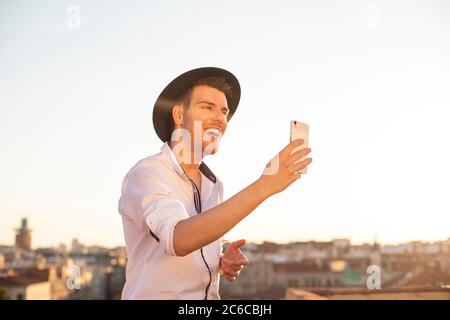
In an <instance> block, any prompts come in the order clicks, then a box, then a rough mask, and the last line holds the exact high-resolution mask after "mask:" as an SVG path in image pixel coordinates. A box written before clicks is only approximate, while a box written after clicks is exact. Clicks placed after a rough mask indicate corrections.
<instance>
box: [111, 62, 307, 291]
mask: <svg viewBox="0 0 450 320" xmlns="http://www.w3.org/2000/svg"><path fill="white" fill-rule="evenodd" d="M239 99H240V86H239V82H238V80H237V79H236V78H235V77H234V75H233V74H231V73H230V72H228V71H226V70H223V69H219V68H200V69H194V70H191V71H188V72H186V73H184V74H182V75H181V76H179V77H178V78H176V79H175V80H173V81H172V82H171V83H170V84H169V85H168V86H167V87H166V88H165V89H164V90H163V92H162V93H161V94H160V96H159V98H158V100H157V101H156V103H155V107H154V110H153V125H154V128H155V131H156V133H157V134H158V136H159V138H160V139H161V140H162V141H163V142H164V145H163V146H162V148H161V152H160V153H158V154H156V155H153V156H150V157H147V158H145V159H143V160H141V161H139V162H138V163H137V164H136V165H135V166H134V167H133V168H132V169H131V170H130V171H129V172H128V174H127V175H126V177H125V179H124V181H123V185H122V196H121V198H120V200H119V212H120V213H121V215H122V221H123V228H124V234H125V242H126V246H127V254H128V264H127V272H126V283H125V286H124V289H123V293H122V298H123V299H220V296H219V276H220V275H223V276H224V277H225V278H227V279H228V280H230V281H233V280H235V279H236V277H237V276H238V275H239V272H240V271H241V269H242V268H243V267H244V266H245V265H247V264H248V260H247V258H246V257H245V256H244V254H243V253H242V252H241V251H240V250H239V247H240V246H242V245H243V244H244V243H245V240H239V241H236V242H233V243H231V244H230V245H229V246H228V247H227V249H226V250H225V251H224V252H223V253H222V237H223V235H224V234H225V233H226V232H228V231H229V230H230V229H231V228H233V227H234V226H235V225H236V224H238V223H239V222H240V221H241V220H242V219H244V218H245V217H246V216H247V215H248V214H250V213H251V212H252V211H253V210H254V209H255V208H256V207H257V206H258V205H259V204H260V203H261V202H263V201H264V200H266V199H267V198H269V197H270V196H272V195H274V194H276V193H278V192H281V191H282V190H284V189H286V188H287V187H288V186H289V185H291V184H292V183H293V182H294V181H296V180H298V179H299V178H300V173H298V171H300V170H302V169H303V168H304V167H306V166H307V165H309V164H310V163H311V161H312V160H311V159H310V158H307V159H306V160H303V161H302V162H299V163H296V161H298V160H299V159H300V158H302V157H303V156H304V155H306V154H308V153H309V152H310V151H311V150H310V149H308V148H304V149H302V150H300V151H297V152H295V153H292V154H291V152H292V151H293V149H294V148H295V147H297V146H299V145H301V144H302V143H303V141H299V140H296V141H293V142H291V143H289V144H288V145H287V146H286V147H285V148H284V149H283V150H281V152H280V153H279V154H278V155H277V156H276V157H275V158H274V159H272V160H276V161H275V162H276V163H275V164H276V165H275V166H273V164H274V161H270V162H269V163H268V165H267V167H266V170H265V171H264V172H263V174H262V175H261V177H260V178H259V179H257V180H256V181H255V182H253V183H252V184H250V185H249V186H248V187H246V188H245V189H243V190H242V191H240V192H239V193H237V194H236V195H234V196H233V197H231V198H230V199H228V200H226V201H223V185H222V183H221V182H220V180H219V179H218V178H217V177H216V176H215V175H214V174H213V173H212V171H211V170H210V169H209V168H208V167H207V166H206V164H205V163H204V162H203V161H202V160H203V157H204V156H206V155H209V154H215V153H216V152H217V150H218V146H219V143H220V138H221V137H222V135H223V134H224V133H225V131H226V129H227V123H228V121H229V120H230V119H231V117H232V116H233V114H234V113H235V111H236V109H237V106H238V103H239ZM270 167H271V169H273V168H276V170H267V169H268V168H270Z"/></svg>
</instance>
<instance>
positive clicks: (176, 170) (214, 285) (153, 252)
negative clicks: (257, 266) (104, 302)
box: [119, 142, 223, 299]
mask: <svg viewBox="0 0 450 320" xmlns="http://www.w3.org/2000/svg"><path fill="white" fill-rule="evenodd" d="M200 172H201V173H202V174H201V177H202V187H201V195H200V199H199V200H200V201H198V200H197V199H196V200H194V194H195V188H194V186H193V184H192V183H193V182H192V183H191V181H190V179H189V178H188V177H187V175H186V174H185V173H184V170H183V169H182V168H181V166H180V164H179V163H178V161H177V159H176V157H175V154H174V153H173V152H172V149H171V148H170V147H169V145H168V143H167V142H166V143H165V144H164V145H163V146H162V148H161V152H160V153H158V154H156V155H153V156H150V157H147V158H145V159H142V160H140V161H139V162H138V163H137V164H136V165H135V166H134V167H133V168H131V170H130V171H129V172H128V174H127V175H126V176H125V178H124V181H123V184H122V195H121V197H120V200H119V212H120V214H121V215H122V222H123V230H124V235H125V243H126V247H127V255H128V263H127V269H126V283H125V286H124V288H123V292H122V299H205V297H206V291H207V299H220V296H219V261H220V256H221V253H222V247H221V240H222V238H220V239H218V240H216V241H214V242H213V243H210V244H209V245H207V246H205V247H203V248H202V249H199V250H196V251H194V252H192V253H191V254H188V255H186V256H184V257H181V256H176V253H175V251H174V248H173V230H174V227H175V225H176V224H177V223H178V222H179V221H180V220H183V219H187V218H189V217H191V216H194V215H197V214H198V213H197V209H199V205H201V212H204V211H206V210H209V209H210V208H213V207H215V206H217V205H218V204H220V203H221V202H222V201H223V185H222V182H220V181H219V180H218V179H217V178H216V177H215V175H214V174H213V173H212V172H211V171H210V170H209V168H208V167H207V166H206V165H205V164H204V163H203V162H202V164H201V165H200ZM196 205H197V209H196ZM203 258H204V259H203ZM204 260H205V261H204ZM208 269H209V270H208ZM210 272H211V276H210ZM208 285H209V288H208ZM207 288H208V290H207Z"/></svg>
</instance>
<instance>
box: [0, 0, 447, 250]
mask: <svg viewBox="0 0 450 320" xmlns="http://www.w3.org/2000/svg"><path fill="white" fill-rule="evenodd" d="M325 3H326V5H318V4H316V3H314V2H308V1H298V2H297V1H296V2H285V3H283V4H282V5H281V4H280V3H274V2H273V3H272V2H269V1H266V2H263V3H262V2H260V1H258V2H257V1H249V2H245V3H241V2H239V1H234V0H233V1H227V2H226V3H215V4H214V5H212V4H211V3H207V2H204V1H193V2H190V3H189V4H187V3H177V2H171V1H168V2H164V3H158V2H152V3H147V2H137V3H136V6H134V7H132V6H129V5H128V4H127V3H125V2H123V1H110V2H109V3H108V6H105V5H101V4H97V3H92V2H89V1H85V0H82V1H77V2H76V3H75V4H73V3H72V2H67V1H63V2H51V1H48V0H45V1H42V2H39V3H34V2H32V1H23V2H15V1H2V2H1V4H0V21H2V24H1V26H0V45H1V47H2V50H1V51H0V68H1V70H2V73H1V74H0V98H1V101H2V111H3V112H2V117H1V118H0V143H1V145H2V157H0V176H1V177H2V182H1V183H0V218H1V223H0V243H2V244H9V243H13V242H14V229H15V228H17V227H18V225H19V221H20V219H21V218H22V217H23V216H26V217H28V220H29V224H30V225H31V226H32V229H33V234H32V235H33V247H34V246H35V245H37V246H57V245H59V243H60V242H63V243H70V241H71V240H72V239H73V238H78V239H79V240H80V241H81V242H83V243H98V244H100V245H105V246H117V245H122V246H123V245H124V238H123V231H122V223H121V217H120V214H119V213H118V210H117V207H118V200H119V197H120V190H121V184H122V181H123V178H124V176H125V175H126V173H127V172H128V170H129V169H130V168H131V167H132V166H133V165H134V164H135V163H136V162H137V161H139V160H140V159H143V158H145V157H147V156H149V155H152V154H155V153H157V152H159V150H160V148H161V145H162V143H161V142H160V141H159V139H158V138H157V136H156V134H155V133H154V131H153V127H152V121H151V116H152V107H153V103H154V101H155V100H156V98H157V96H158V94H159V92H160V91H161V90H162V89H163V88H164V86H165V85H166V84H167V83H168V82H169V81H170V80H172V79H173V78H174V77H176V76H177V75H179V74H180V73H182V72H184V71H186V70H189V69H192V68H195V67H200V66H217V67H223V68H225V69H228V70H230V71H231V72H233V73H234V74H235V75H236V76H237V78H238V79H239V81H240V83H241V87H242V97H241V102H240V106H239V108H238V110H237V112H236V115H235V116H234V117H233V119H232V120H231V121H230V123H229V124H228V129H227V132H226V133H225V135H224V137H223V139H222V140H221V145H220V150H219V152H218V154H217V155H214V156H209V157H207V158H206V159H205V162H206V163H207V164H208V166H209V167H210V168H211V169H212V171H213V172H214V173H215V174H216V175H217V177H218V178H219V179H221V180H222V181H223V183H224V190H225V191H224V192H225V194H224V198H225V200H226V199H228V198H230V197H231V196H233V195H234V194H235V193H237V192H238V191H240V190H242V189H243V188H245V187H246V186H248V185H249V184H250V183H252V182H253V181H255V180H256V179H257V178H258V177H259V176H260V175H261V173H262V171H263V169H264V166H265V165H266V163H267V162H268V161H269V160H270V159H271V158H272V157H273V156H274V155H275V154H276V153H277V152H278V151H280V150H281V149H282V148H283V147H284V146H285V145H286V144H287V143H288V141H289V122H290V120H292V119H296V120H299V121H302V122H306V123H308V124H309V125H310V141H309V142H310V147H311V149H312V153H311V157H312V158H313V159H314V162H313V163H312V164H311V166H310V167H309V168H308V173H307V174H306V175H304V177H302V178H301V179H300V180H299V181H298V182H296V183H295V184H294V185H292V186H291V187H290V188H288V189H287V190H286V191H285V192H283V193H280V194H277V195H275V196H274V197H272V198H270V199H268V200H267V201H266V202H264V203H263V204H261V205H260V206H259V207H258V208H257V209H256V210H255V211H254V212H253V213H252V214H251V215H250V216H248V217H247V218H246V219H244V220H243V221H242V222H241V223H240V224H239V225H238V226H236V227H235V228H234V229H233V230H231V231H230V232H229V233H228V234H227V235H226V236H225V237H226V238H227V239H229V240H237V239H246V240H247V241H256V242H261V241H263V240H264V239H266V240H268V241H276V242H287V241H290V240H302V241H303V240H305V241H307V240H310V239H317V240H327V239H333V238H349V239H351V240H352V242H354V243H365V242H366V243H371V242H373V239H374V237H377V239H379V241H380V243H394V244H395V243H404V242H407V241H414V240H421V241H437V240H442V239H447V238H448V237H449V234H448V226H449V225H450V215H449V214H448V213H449V212H450V202H449V201H448V199H447V198H448V196H447V190H448V181H450V168H449V166H448V163H449V162H450V152H449V150H448V148H446V147H445V145H447V144H448V142H447V137H449V136H450V126H448V123H447V122H448V121H447V119H449V111H448V106H449V105H450V91H449V90H448V88H450V42H449V41H448V39H450V3H449V2H447V1H442V0H434V1H419V0H414V1H410V2H408V3H404V2H402V1H390V2H389V3H387V2H383V1H365V2H364V1H363V2H360V1H356V0H355V1H346V2H343V3H339V4H337V3H333V2H331V1H325ZM71 5H75V8H78V9H79V14H80V16H79V17H80V19H81V20H80V21H81V22H80V25H79V26H78V28H77V25H76V24H73V22H74V19H73V18H74V17H73V15H74V14H76V12H77V10H73V7H72V10H69V9H70V8H69V7H70V6H71ZM235 8H239V10H235ZM255 10H256V11H255ZM221 12H226V13H227V16H226V19H224V18H223V16H222V15H221V14H220V13H221ZM255 13H256V14H255ZM169 17H170V18H169ZM75 20H76V19H75Z"/></svg>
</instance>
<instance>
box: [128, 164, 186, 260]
mask: <svg viewBox="0 0 450 320" xmlns="http://www.w3.org/2000/svg"><path fill="white" fill-rule="evenodd" d="M157 171H158V170H155V169H154V168H148V167H138V168H135V169H134V170H133V171H132V172H130V173H129V174H128V175H127V177H126V178H125V181H124V184H123V185H122V195H121V197H120V200H119V212H120V213H121V214H122V215H127V216H128V217H130V218H131V220H132V221H133V222H134V223H135V224H136V226H137V227H138V229H139V230H140V231H141V232H147V233H151V234H152V235H153V236H154V237H155V238H156V240H157V241H158V242H159V244H160V245H161V246H162V248H163V251H164V253H166V254H167V255H171V256H176V253H175V249H174V247H173V231H174V229H175V225H176V224H177V223H178V222H179V221H181V220H185V219H187V218H189V214H188V212H187V211H186V208H185V206H184V204H183V203H182V202H181V201H180V200H179V199H178V198H177V197H176V196H175V195H174V194H173V193H172V192H171V190H170V188H169V186H168V185H167V184H166V183H165V180H164V177H163V175H162V174H161V173H160V172H157ZM160 171H161V172H163V171H162V170H160Z"/></svg>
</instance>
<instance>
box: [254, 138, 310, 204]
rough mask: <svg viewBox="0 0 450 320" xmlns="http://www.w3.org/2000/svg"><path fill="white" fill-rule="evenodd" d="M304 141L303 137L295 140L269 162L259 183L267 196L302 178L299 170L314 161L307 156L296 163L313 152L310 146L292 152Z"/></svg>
mask: <svg viewBox="0 0 450 320" xmlns="http://www.w3.org/2000/svg"><path fill="white" fill-rule="evenodd" d="M303 143H304V140H303V139H297V140H293V141H292V142H290V143H289V144H288V145H287V146H286V147H284V149H283V150H281V151H280V153H278V155H277V156H275V158H273V159H272V160H271V161H269V163H267V166H266V169H265V170H264V173H263V174H262V176H261V177H260V178H259V183H260V185H261V186H262V188H263V190H264V192H265V193H266V195H267V196H272V195H274V194H276V193H278V192H281V191H283V190H284V189H286V188H287V187H288V186H290V185H291V184H292V183H293V182H294V181H296V180H298V179H300V177H301V173H298V172H299V171H301V170H302V169H303V168H305V167H307V166H308V165H309V164H310V163H311V162H312V159H311V158H307V159H305V160H303V161H301V162H299V163H297V164H296V163H295V162H297V161H298V160H299V159H301V158H303V157H304V156H305V155H307V154H308V153H310V152H311V149H310V148H303V149H301V150H298V151H296V152H295V153H292V154H291V152H292V151H293V150H294V149H295V148H296V147H298V146H300V145H302V144H303ZM277 157H278V159H277Z"/></svg>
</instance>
